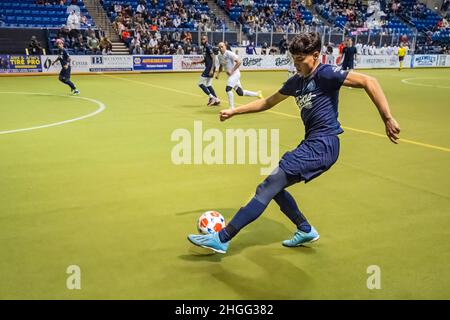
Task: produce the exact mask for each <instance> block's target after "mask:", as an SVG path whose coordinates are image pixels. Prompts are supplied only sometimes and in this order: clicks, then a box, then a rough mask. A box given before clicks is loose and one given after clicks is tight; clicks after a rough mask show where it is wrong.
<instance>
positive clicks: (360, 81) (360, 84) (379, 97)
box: [344, 71, 400, 143]
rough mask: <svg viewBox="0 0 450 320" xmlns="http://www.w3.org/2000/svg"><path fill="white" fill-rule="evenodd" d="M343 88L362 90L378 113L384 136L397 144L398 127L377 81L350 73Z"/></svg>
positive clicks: (366, 76)
mask: <svg viewBox="0 0 450 320" xmlns="http://www.w3.org/2000/svg"><path fill="white" fill-rule="evenodd" d="M344 86H346V87H352V88H364V90H365V91H366V93H367V94H368V95H369V97H370V99H371V100H372V102H373V103H374V104H375V106H376V107H377V109H378V112H379V113H380V116H381V119H382V120H383V122H384V125H385V127H386V135H387V136H388V138H389V139H390V140H391V141H392V142H393V143H397V140H398V139H399V137H398V134H399V133H400V126H399V124H398V123H397V121H396V120H395V119H394V117H393V116H392V115H391V110H390V109H389V104H388V101H387V99H386V96H385V95H384V92H383V89H382V88H381V86H380V83H379V82H378V80H377V79H375V78H374V77H371V76H368V75H365V74H362V73H357V72H353V71H351V72H349V74H348V75H347V78H346V79H345V81H344Z"/></svg>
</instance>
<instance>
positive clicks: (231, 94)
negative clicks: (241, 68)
mask: <svg viewBox="0 0 450 320" xmlns="http://www.w3.org/2000/svg"><path fill="white" fill-rule="evenodd" d="M227 96H228V104H229V105H230V108H231V109H234V95H233V92H232V91H228V92H227Z"/></svg>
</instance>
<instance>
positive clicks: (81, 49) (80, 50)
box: [73, 33, 87, 54]
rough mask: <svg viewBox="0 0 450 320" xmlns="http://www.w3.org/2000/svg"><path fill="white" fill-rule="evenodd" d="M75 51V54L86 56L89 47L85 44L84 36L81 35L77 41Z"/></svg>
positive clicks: (74, 46) (74, 45)
mask: <svg viewBox="0 0 450 320" xmlns="http://www.w3.org/2000/svg"><path fill="white" fill-rule="evenodd" d="M73 49H74V51H75V54H85V52H86V49H87V45H86V43H85V42H84V38H83V34H81V33H80V34H79V35H78V37H77V38H76V39H75V41H74V44H73Z"/></svg>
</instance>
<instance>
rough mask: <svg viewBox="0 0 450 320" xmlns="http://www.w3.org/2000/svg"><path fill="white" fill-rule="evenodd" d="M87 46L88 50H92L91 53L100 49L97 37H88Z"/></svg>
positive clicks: (95, 52)
mask: <svg viewBox="0 0 450 320" xmlns="http://www.w3.org/2000/svg"><path fill="white" fill-rule="evenodd" d="M87 46H88V48H89V50H91V51H92V53H93V54H97V52H99V51H100V43H99V42H98V39H97V38H96V37H95V36H94V37H88V41H87Z"/></svg>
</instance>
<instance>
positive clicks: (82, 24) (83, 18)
mask: <svg viewBox="0 0 450 320" xmlns="http://www.w3.org/2000/svg"><path fill="white" fill-rule="evenodd" d="M80 27H81V28H87V27H88V19H87V17H86V16H85V15H83V14H82V15H81V17H80Z"/></svg>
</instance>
